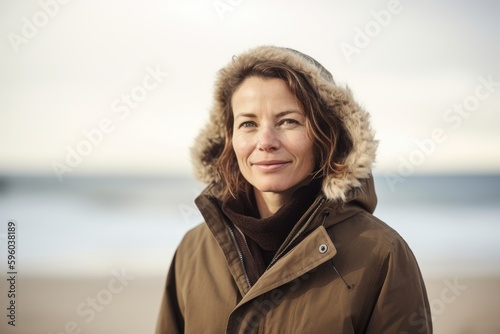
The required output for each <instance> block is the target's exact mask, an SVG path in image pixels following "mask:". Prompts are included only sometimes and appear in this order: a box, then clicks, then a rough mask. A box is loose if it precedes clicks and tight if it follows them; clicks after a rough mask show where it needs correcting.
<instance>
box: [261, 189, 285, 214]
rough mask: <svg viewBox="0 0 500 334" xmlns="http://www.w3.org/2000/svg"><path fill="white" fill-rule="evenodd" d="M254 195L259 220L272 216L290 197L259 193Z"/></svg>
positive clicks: (280, 194)
mask: <svg viewBox="0 0 500 334" xmlns="http://www.w3.org/2000/svg"><path fill="white" fill-rule="evenodd" d="M254 193H255V203H256V204H257V209H258V210H259V215H260V218H267V217H270V216H272V215H274V214H275V213H276V212H277V211H278V210H279V209H280V208H281V207H282V206H283V204H285V203H286V202H287V200H288V199H289V197H290V196H285V195H284V194H282V193H273V192H261V191H255V192H254Z"/></svg>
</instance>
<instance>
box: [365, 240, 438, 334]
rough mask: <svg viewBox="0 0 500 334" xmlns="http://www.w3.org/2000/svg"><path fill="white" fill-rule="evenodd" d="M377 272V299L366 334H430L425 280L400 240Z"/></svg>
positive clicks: (414, 260) (429, 316)
mask: <svg viewBox="0 0 500 334" xmlns="http://www.w3.org/2000/svg"><path fill="white" fill-rule="evenodd" d="M380 269H381V270H380V276H379V282H378V284H376V286H377V287H378V288H377V289H378V290H379V291H378V298H377V300H376V303H375V306H374V309H373V312H372V314H371V318H370V320H369V323H368V328H367V330H366V333H367V334H379V333H397V334H413V333H415V334H430V333H432V318H431V310H430V307H429V300H428V297H427V291H426V288H425V284H424V280H423V278H422V275H421V272H420V269H419V267H418V264H417V261H416V259H415V257H414V255H413V253H412V251H411V250H410V248H409V247H408V245H407V244H406V242H405V241H404V240H403V239H402V238H401V237H399V238H396V239H395V240H394V241H393V243H392V244H390V247H389V252H388V253H387V254H386V255H385V256H384V259H383V260H382V262H381V267H380Z"/></svg>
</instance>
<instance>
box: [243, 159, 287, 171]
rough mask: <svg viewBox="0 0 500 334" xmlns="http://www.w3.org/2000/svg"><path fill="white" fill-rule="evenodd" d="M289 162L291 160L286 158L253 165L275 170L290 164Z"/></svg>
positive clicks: (262, 169) (260, 168)
mask: <svg viewBox="0 0 500 334" xmlns="http://www.w3.org/2000/svg"><path fill="white" fill-rule="evenodd" d="M289 164H290V161H286V160H266V161H259V162H255V163H252V166H254V167H256V168H258V169H259V170H261V171H265V172H274V171H277V170H280V169H282V168H284V167H286V166H288V165H289Z"/></svg>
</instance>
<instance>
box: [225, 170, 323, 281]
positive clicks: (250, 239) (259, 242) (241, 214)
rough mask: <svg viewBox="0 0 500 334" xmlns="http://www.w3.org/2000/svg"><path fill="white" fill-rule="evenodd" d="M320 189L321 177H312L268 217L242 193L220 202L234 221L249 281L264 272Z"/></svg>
mask: <svg viewBox="0 0 500 334" xmlns="http://www.w3.org/2000/svg"><path fill="white" fill-rule="evenodd" d="M320 189H321V180H319V179H316V180H313V181H311V182H310V183H309V184H308V185H305V186H303V187H301V188H299V189H297V190H296V191H295V192H294V193H293V195H292V198H291V200H290V201H289V202H288V203H286V204H285V205H283V206H282V207H281V208H280V209H279V210H278V211H277V212H276V213H275V214H274V215H272V216H270V217H268V218H258V217H259V213H258V210H257V208H256V204H255V203H253V202H252V203H248V201H247V200H244V199H243V197H244V196H242V197H241V198H236V199H230V200H228V201H226V202H225V203H223V204H222V211H223V212H224V214H225V215H226V216H227V217H228V218H229V220H230V221H231V223H233V224H234V227H233V228H234V229H235V236H236V241H237V243H238V246H239V248H240V249H241V251H242V253H243V259H244V264H245V269H246V270H247V274H248V276H249V278H250V281H251V284H252V285H253V284H254V283H255V282H256V281H257V279H258V278H259V277H260V276H261V275H262V274H263V273H264V271H265V270H266V268H267V266H268V265H269V263H270V262H271V260H272V258H273V257H274V254H275V253H276V251H277V250H278V249H279V248H280V246H281V245H282V244H283V242H284V241H285V239H286V238H287V237H288V234H290V231H291V230H292V229H293V227H294V226H295V224H296V223H297V222H298V221H299V220H300V218H301V217H302V216H303V215H304V213H305V212H306V211H307V209H308V208H309V207H310V206H311V205H312V203H313V202H314V200H315V198H316V196H317V195H318V193H319V191H320ZM252 197H253V196H252Z"/></svg>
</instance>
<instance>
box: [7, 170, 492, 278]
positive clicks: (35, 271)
mask: <svg viewBox="0 0 500 334" xmlns="http://www.w3.org/2000/svg"><path fill="white" fill-rule="evenodd" d="M375 184H376V190H377V195H378V206H377V209H376V211H375V215H376V216H377V217H379V218H380V219H382V220H383V221H385V222H386V223H387V224H389V225H390V226H392V227H393V228H394V229H395V230H396V231H398V232H399V233H400V234H401V235H402V236H403V237H404V239H405V240H406V241H407V242H408V244H409V245H410V247H411V249H412V250H413V252H414V254H415V256H416V258H417V260H418V262H419V264H420V267H421V270H422V273H423V275H424V277H428V278H432V277H457V276H468V277H470V276H485V275H492V276H493V275H500V237H499V236H500V175H425V176H423V175H418V176H411V177H408V178H405V179H404V180H403V181H402V182H399V183H397V184H396V185H394V184H391V183H390V182H388V179H387V178H386V177H385V176H384V175H382V174H380V175H377V174H375ZM202 189H203V185H202V184H200V183H198V182H196V181H194V180H193V179H191V178H189V177H185V176H171V177H73V178H67V179H66V180H64V181H63V182H61V183H59V182H58V180H57V179H56V178H55V177H54V178H52V177H35V176H30V177H27V176H24V177H20V176H19V177H3V178H0V270H2V272H6V271H7V270H6V266H7V246H6V245H7V243H6V241H7V237H8V234H7V224H8V222H9V221H14V222H15V224H16V228H17V235H16V242H17V244H16V248H17V249H16V251H17V259H16V260H17V270H18V273H19V275H24V276H31V277H96V276H99V277H101V276H109V275H110V272H111V271H112V270H122V269H126V270H127V271H128V272H130V273H132V274H133V275H136V276H143V277H147V276H157V275H165V274H166V271H167V269H168V265H169V263H170V260H171V258H172V256H173V254H174V251H175V248H176V246H177V244H178V243H179V241H180V240H181V238H182V236H183V235H184V233H185V232H186V231H187V230H189V229H191V228H193V227H194V226H196V225H197V224H199V223H200V222H201V221H202V217H201V215H200V214H199V213H198V211H197V209H196V207H195V206H194V203H193V199H194V198H195V197H196V196H197V194H198V193H199V192H200V191H201V190H202ZM193 247H195V245H193Z"/></svg>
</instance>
